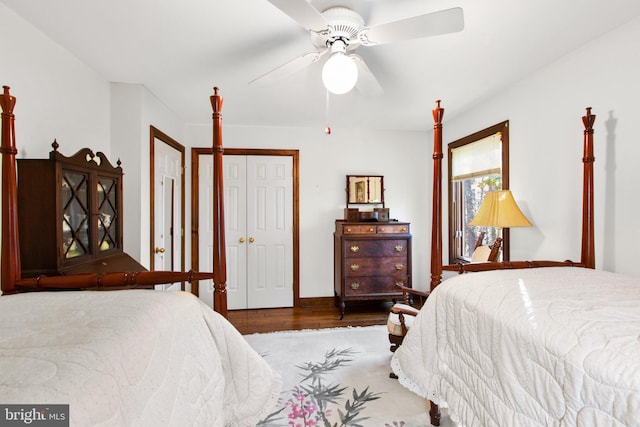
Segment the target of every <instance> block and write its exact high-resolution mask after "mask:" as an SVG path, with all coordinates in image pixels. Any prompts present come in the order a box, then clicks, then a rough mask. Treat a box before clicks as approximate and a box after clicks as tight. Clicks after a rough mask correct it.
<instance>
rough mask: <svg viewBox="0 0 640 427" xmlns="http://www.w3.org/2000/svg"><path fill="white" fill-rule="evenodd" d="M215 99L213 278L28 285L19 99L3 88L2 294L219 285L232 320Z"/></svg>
mask: <svg viewBox="0 0 640 427" xmlns="http://www.w3.org/2000/svg"><path fill="white" fill-rule="evenodd" d="M210 98H211V106H212V108H213V152H214V166H215V171H214V177H213V183H214V195H213V199H214V209H213V212H214V216H215V219H214V221H213V223H214V224H215V228H214V242H213V269H214V272H213V273H202V272H194V271H189V272H176V271H141V272H114V273H89V274H71V275H65V276H51V277H44V276H41V277H35V278H29V279H23V278H22V274H21V264H20V240H19V236H18V207H17V205H18V193H17V191H18V190H17V179H16V154H17V153H18V150H17V149H16V142H15V125H14V124H15V115H14V114H13V108H14V106H15V103H16V98H15V97H14V96H12V95H11V94H10V93H9V87H8V86H3V93H2V94H0V107H1V108H2V143H1V145H0V153H2V251H1V256H2V260H1V265H0V269H1V272H0V280H2V283H1V285H2V293H3V294H13V293H18V292H28V291H39V290H59V289H77V290H80V289H108V288H122V287H128V288H135V287H140V286H149V285H158V284H164V283H175V282H183V281H188V282H194V281H197V280H208V279H213V281H214V309H215V310H216V311H218V312H219V313H220V314H222V315H223V316H225V317H226V316H227V294H226V261H225V258H226V257H225V246H224V243H225V239H224V201H223V195H224V191H223V188H224V187H223V181H222V154H223V148H222V115H221V109H222V97H221V96H220V95H219V94H218V88H214V95H213V96H211V97H210Z"/></svg>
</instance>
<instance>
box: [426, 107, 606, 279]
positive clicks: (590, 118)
mask: <svg viewBox="0 0 640 427" xmlns="http://www.w3.org/2000/svg"><path fill="white" fill-rule="evenodd" d="M443 118H444V108H442V107H441V106H440V101H436V108H434V109H433V121H434V125H433V199H432V223H431V290H433V289H434V288H435V287H436V286H438V285H439V284H440V282H441V281H442V271H443V270H447V271H457V272H459V273H464V272H468V271H469V272H470V271H487V270H502V269H514V268H533V267H558V266H577V267H586V268H595V250H594V216H593V163H594V161H595V158H594V156H593V124H594V122H595V119H596V116H595V115H593V114H591V108H590V107H589V108H587V112H586V115H585V116H583V117H582V123H583V124H584V147H583V156H582V162H583V185H582V243H581V254H580V262H574V261H546V260H544V261H509V262H486V263H474V264H456V265H443V263H442V157H443V154H442V119H443Z"/></svg>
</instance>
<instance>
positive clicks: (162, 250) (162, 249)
mask: <svg viewBox="0 0 640 427" xmlns="http://www.w3.org/2000/svg"><path fill="white" fill-rule="evenodd" d="M156 253H157V254H163V253H164V248H156Z"/></svg>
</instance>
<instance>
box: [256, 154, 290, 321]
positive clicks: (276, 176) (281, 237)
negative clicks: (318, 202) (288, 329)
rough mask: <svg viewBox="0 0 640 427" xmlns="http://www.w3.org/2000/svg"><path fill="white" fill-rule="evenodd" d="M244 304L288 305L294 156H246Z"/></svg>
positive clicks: (264, 305)
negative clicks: (245, 271) (245, 288)
mask: <svg viewBox="0 0 640 427" xmlns="http://www.w3.org/2000/svg"><path fill="white" fill-rule="evenodd" d="M246 169H247V211H246V212H247V220H246V224H247V225H246V228H247V231H246V233H247V287H248V294H247V308H264V307H292V306H293V161H292V159H291V157H289V156H248V157H247V168H246Z"/></svg>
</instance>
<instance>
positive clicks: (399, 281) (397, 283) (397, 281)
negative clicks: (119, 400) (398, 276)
mask: <svg viewBox="0 0 640 427" xmlns="http://www.w3.org/2000/svg"><path fill="white" fill-rule="evenodd" d="M396 285H397V286H404V282H403V281H402V280H396Z"/></svg>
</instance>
